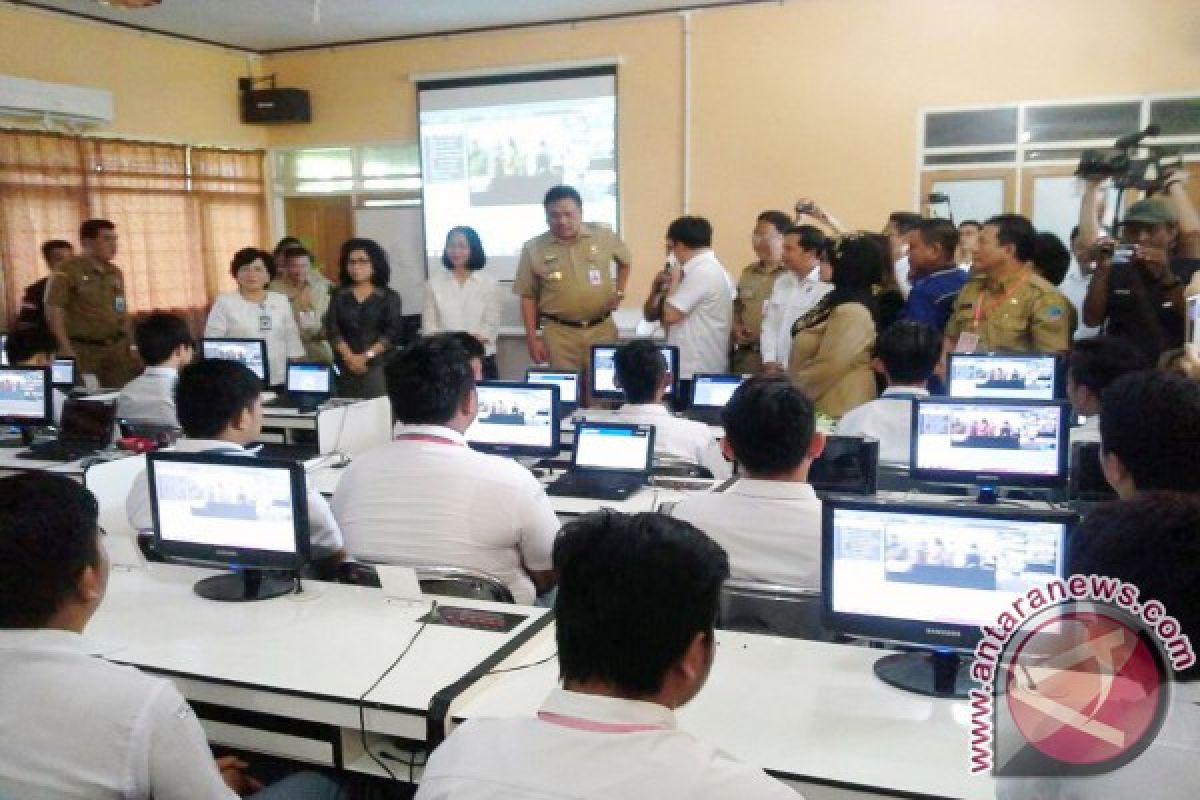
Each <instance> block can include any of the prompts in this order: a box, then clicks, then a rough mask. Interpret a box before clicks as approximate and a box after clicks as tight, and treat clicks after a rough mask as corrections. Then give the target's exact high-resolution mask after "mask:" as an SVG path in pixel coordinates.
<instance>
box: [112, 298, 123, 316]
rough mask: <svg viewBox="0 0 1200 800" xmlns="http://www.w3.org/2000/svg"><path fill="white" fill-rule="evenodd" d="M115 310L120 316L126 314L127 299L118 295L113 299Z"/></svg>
mask: <svg viewBox="0 0 1200 800" xmlns="http://www.w3.org/2000/svg"><path fill="white" fill-rule="evenodd" d="M113 310H114V311H116V312H117V313H118V314H124V313H125V298H124V296H122V295H117V296H116V297H114V298H113Z"/></svg>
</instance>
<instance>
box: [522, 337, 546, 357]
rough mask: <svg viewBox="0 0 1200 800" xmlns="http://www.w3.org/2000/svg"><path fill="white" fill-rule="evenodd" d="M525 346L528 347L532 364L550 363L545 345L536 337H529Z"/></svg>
mask: <svg viewBox="0 0 1200 800" xmlns="http://www.w3.org/2000/svg"><path fill="white" fill-rule="evenodd" d="M526 344H527V345H528V347H529V357H530V358H531V359H532V360H533V363H534V364H545V363H547V362H549V361H550V353H549V351H547V350H546V343H545V342H543V341H542V340H541V339H540V338H538V337H537V336H533V337H530V338H529V339H528V340H527V341H526Z"/></svg>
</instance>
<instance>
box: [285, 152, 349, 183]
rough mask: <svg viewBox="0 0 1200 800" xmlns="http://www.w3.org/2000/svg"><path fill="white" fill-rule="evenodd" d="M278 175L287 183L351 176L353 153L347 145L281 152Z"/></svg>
mask: <svg viewBox="0 0 1200 800" xmlns="http://www.w3.org/2000/svg"><path fill="white" fill-rule="evenodd" d="M279 175H280V177H281V178H282V179H283V180H284V181H285V182H287V183H292V182H296V181H328V180H335V179H337V178H351V177H353V175H354V154H353V151H352V150H351V149H350V148H349V147H323V148H318V149H313V150H293V151H292V152H289V153H281V154H280V159H279Z"/></svg>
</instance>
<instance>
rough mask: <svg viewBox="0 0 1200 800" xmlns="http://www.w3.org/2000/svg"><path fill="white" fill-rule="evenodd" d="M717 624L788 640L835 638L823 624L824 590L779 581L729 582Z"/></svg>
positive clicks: (722, 594) (724, 587)
mask: <svg viewBox="0 0 1200 800" xmlns="http://www.w3.org/2000/svg"><path fill="white" fill-rule="evenodd" d="M717 627H718V628H720V629H721V630H727V631H741V632H743V633H768V634H771V635H774V636H783V637H786V638H789V639H808V640H810V641H818V642H825V641H832V640H833V637H832V636H830V635H829V634H828V633H827V632H826V631H825V629H824V628H823V627H822V626H821V592H820V591H818V590H816V589H802V588H799V587H796V586H784V585H782V584H777V583H758V582H756V581H743V580H729V581H726V582H725V585H724V586H723V587H721V598H720V611H719V612H718V615H717Z"/></svg>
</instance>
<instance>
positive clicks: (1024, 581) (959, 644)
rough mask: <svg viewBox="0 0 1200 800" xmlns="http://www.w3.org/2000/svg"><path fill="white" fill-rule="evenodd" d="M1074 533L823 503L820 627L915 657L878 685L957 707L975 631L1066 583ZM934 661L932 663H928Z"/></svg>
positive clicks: (1001, 516)
mask: <svg viewBox="0 0 1200 800" xmlns="http://www.w3.org/2000/svg"><path fill="white" fill-rule="evenodd" d="M1076 521H1077V517H1076V515H1075V514H1074V513H1072V512H1069V511H1062V510H1051V509H1044V510H1033V509H1029V508H1025V507H1021V506H981V505H977V504H967V505H961V504H950V503H946V504H937V503H920V502H912V503H907V502H906V503H897V502H896V501H895V500H883V499H874V498H842V497H838V498H828V499H826V501H825V505H824V510H823V524H822V532H821V553H822V557H821V576H822V581H823V583H822V593H821V596H822V600H821V602H822V622H823V624H824V626H825V627H826V628H827V629H828V630H830V631H833V632H837V633H843V634H848V635H851V636H859V637H863V638H867V639H878V640H885V641H890V642H899V643H903V644H910V645H917V646H920V647H922V648H928V649H927V650H924V651H920V652H911V653H903V654H899V655H892V656H886V657H885V658H883V659H881V660H880V661H878V662H876V664H875V674H876V675H878V676H879V677H880V678H881V679H882V680H884V681H885V682H887V683H889V684H891V685H893V686H897V687H899V688H901V689H907V690H910V691H915V692H919V693H922V694H929V695H947V696H950V695H953V696H964V695H965V694H966V689H967V686H968V685H969V680H968V676H967V670H968V668H969V659H959V657H958V654H959V653H960V652H962V651H966V650H970V649H972V648H974V647H975V645H976V644H977V643H978V642H979V640H980V638H981V636H982V633H981V631H980V626H982V625H994V624H996V620H997V618H998V617H999V615H1000V614H1001V613H1002V612H1003V611H1004V610H1005V609H1011V608H1012V604H1013V602H1014V601H1015V600H1016V599H1017V598H1018V597H1019V596H1021V595H1023V594H1025V593H1026V592H1027V591H1029V590H1030V589H1033V588H1035V587H1045V586H1046V584H1047V583H1049V582H1050V581H1052V580H1054V579H1055V578H1062V577H1064V571H1065V569H1066V566H1065V565H1066V547H1067V540H1068V536H1069V535H1070V532H1071V530H1072V529H1073V528H1074V525H1075V523H1076ZM931 651H932V652H931Z"/></svg>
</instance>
